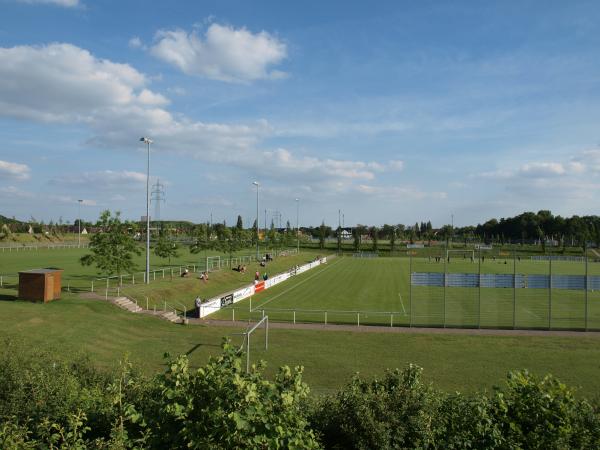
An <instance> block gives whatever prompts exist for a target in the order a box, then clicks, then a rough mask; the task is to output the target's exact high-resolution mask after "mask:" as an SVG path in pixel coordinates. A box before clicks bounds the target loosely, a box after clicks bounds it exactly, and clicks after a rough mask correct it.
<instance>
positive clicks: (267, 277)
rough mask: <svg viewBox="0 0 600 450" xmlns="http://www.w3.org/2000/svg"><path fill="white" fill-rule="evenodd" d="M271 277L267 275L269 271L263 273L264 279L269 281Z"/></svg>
mask: <svg viewBox="0 0 600 450" xmlns="http://www.w3.org/2000/svg"><path fill="white" fill-rule="evenodd" d="M268 279H269V275H267V272H265V274H264V275H263V280H264V281H267V280H268Z"/></svg>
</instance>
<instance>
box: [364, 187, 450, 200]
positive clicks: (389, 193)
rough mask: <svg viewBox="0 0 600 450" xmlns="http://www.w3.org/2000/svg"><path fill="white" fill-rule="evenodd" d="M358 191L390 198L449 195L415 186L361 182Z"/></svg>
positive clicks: (402, 198) (433, 197)
mask: <svg viewBox="0 0 600 450" xmlns="http://www.w3.org/2000/svg"><path fill="white" fill-rule="evenodd" d="M356 191H357V192H359V193H361V194H365V195H370V196H377V197H381V198H386V199H390V200H397V201H403V200H423V199H432V200H444V199H445V198H447V197H448V194H447V193H446V192H425V191H422V190H420V189H418V188H415V187H406V186H373V185H368V184H360V185H358V186H357V187H356Z"/></svg>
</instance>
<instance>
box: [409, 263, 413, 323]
mask: <svg viewBox="0 0 600 450" xmlns="http://www.w3.org/2000/svg"><path fill="white" fill-rule="evenodd" d="M408 304H409V308H410V318H409V322H408V326H409V327H412V326H413V307H412V255H409V257H408Z"/></svg>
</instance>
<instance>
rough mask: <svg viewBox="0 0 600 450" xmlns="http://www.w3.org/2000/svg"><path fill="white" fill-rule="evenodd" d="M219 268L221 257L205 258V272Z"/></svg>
mask: <svg viewBox="0 0 600 450" xmlns="http://www.w3.org/2000/svg"><path fill="white" fill-rule="evenodd" d="M220 268H221V257H220V256H207V257H206V270H207V271H208V272H210V271H211V270H219V269H220Z"/></svg>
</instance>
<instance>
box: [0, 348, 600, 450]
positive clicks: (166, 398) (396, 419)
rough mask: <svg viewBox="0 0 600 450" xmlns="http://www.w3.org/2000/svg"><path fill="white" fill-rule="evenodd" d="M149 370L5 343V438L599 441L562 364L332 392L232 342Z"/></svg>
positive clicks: (385, 381)
mask: <svg viewBox="0 0 600 450" xmlns="http://www.w3.org/2000/svg"><path fill="white" fill-rule="evenodd" d="M165 367H166V370H165V372H163V373H161V374H158V375H156V376H154V377H152V378H146V377H144V376H141V375H140V374H139V373H138V372H137V371H136V370H135V368H133V367H132V365H131V364H129V363H127V362H124V363H123V364H122V365H121V367H120V370H119V371H118V372H115V373H106V372H100V371H98V370H97V369H96V368H95V367H94V366H93V365H92V364H91V363H90V362H89V361H88V360H85V359H79V360H76V361H62V360H61V359H60V358H59V357H57V356H56V355H52V354H48V353H44V352H42V351H37V352H34V354H33V355H25V354H24V352H22V351H20V349H16V348H13V346H12V345H11V343H10V342H9V343H5V345H4V346H3V348H2V349H1V350H0V448H3V449H37V448H51V449H58V448H65V449H66V448H68V449H87V448H95V449H134V448H135V449H142V448H144V449H183V448H193V449H204V448H210V449H242V448H243V449H267V448H268V449H283V448H285V449H288V448H289V449H316V448H331V449H395V448H406V449H409V448H420V449H423V448H428V449H463V448H481V449H483V448H485V449H513V448H514V449H517V448H522V449H525V448H527V449H567V448H577V449H597V448H600V413H599V409H598V405H597V404H594V403H591V402H589V401H586V400H585V399H580V398H576V397H575V396H574V393H573V391H572V390H571V389H570V388H568V387H567V386H565V385H564V384H562V383H560V382H559V381H558V380H556V379H554V378H553V377H551V376H547V377H545V378H543V379H539V378H536V377H534V376H532V375H530V374H528V373H527V372H516V373H512V374H510V375H509V377H508V379H507V382H506V385H505V386H504V387H503V388H501V389H498V390H495V391H493V392H486V393H477V394H473V395H462V394H460V393H453V394H446V393H444V392H442V391H439V390H436V389H434V388H433V387H432V386H431V385H430V384H428V383H425V382H423V381H422V378H421V373H422V370H421V369H420V368H418V367H416V366H413V365H410V366H408V367H407V368H406V369H404V370H395V371H388V372H386V373H385V374H383V375H382V376H381V377H379V378H376V379H364V378H361V377H360V376H359V375H356V376H355V377H354V378H353V379H352V380H351V381H350V382H349V383H348V384H347V385H346V386H345V387H343V388H341V389H340V390H339V391H338V392H335V393H333V394H330V395H326V396H322V397H318V398H314V397H309V387H308V385H307V384H306V383H305V382H304V381H303V380H302V368H301V367H296V368H295V369H290V368H288V367H282V368H280V369H279V371H278V373H277V375H276V376H275V377H274V379H273V380H269V379H267V378H266V377H265V376H264V369H265V365H264V364H263V363H260V364H258V365H256V366H253V367H252V368H251V370H250V372H249V373H246V372H245V364H243V363H242V360H241V355H240V354H239V353H238V352H237V349H235V348H234V347H233V346H232V345H231V344H230V343H228V342H225V343H224V345H223V352H222V354H221V355H220V356H218V357H213V358H211V359H210V360H209V362H208V363H207V364H206V365H205V366H203V367H200V368H198V369H193V368H192V367H191V366H190V363H189V361H188V359H187V357H186V356H180V357H178V358H174V359H170V360H168V361H166V364H165Z"/></svg>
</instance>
